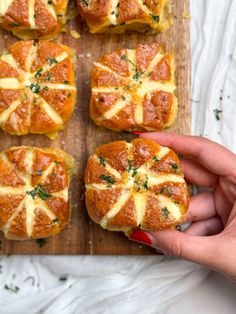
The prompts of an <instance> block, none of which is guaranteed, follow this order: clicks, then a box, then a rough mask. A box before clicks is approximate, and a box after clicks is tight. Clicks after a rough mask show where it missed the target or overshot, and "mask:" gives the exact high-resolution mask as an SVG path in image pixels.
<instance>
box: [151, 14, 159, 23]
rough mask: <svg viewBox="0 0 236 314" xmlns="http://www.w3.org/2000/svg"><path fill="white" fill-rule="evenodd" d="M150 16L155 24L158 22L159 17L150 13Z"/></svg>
mask: <svg viewBox="0 0 236 314" xmlns="http://www.w3.org/2000/svg"><path fill="white" fill-rule="evenodd" d="M150 16H151V18H152V19H153V21H154V22H156V23H159V22H160V16H159V15H154V14H152V13H150Z"/></svg>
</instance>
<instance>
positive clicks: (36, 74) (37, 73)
mask: <svg viewBox="0 0 236 314" xmlns="http://www.w3.org/2000/svg"><path fill="white" fill-rule="evenodd" d="M42 72H43V69H42V68H41V69H39V70H38V71H37V72H36V73H35V76H34V77H35V78H37V77H40V76H41V75H42Z"/></svg>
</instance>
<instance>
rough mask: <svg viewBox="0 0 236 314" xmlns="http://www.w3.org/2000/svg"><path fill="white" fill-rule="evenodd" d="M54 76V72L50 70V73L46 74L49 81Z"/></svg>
mask: <svg viewBox="0 0 236 314" xmlns="http://www.w3.org/2000/svg"><path fill="white" fill-rule="evenodd" d="M52 77H53V75H52V73H51V72H48V74H47V75H46V79H47V81H50V80H51V78H52Z"/></svg>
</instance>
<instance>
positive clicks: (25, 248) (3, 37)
mask: <svg viewBox="0 0 236 314" xmlns="http://www.w3.org/2000/svg"><path fill="white" fill-rule="evenodd" d="M172 5H173V13H174V24H173V26H172V27H171V29H170V30H169V31H168V32H166V33H163V34H155V35H153V34H140V33H136V32H127V33H125V34H119V35H117V34H112V35H110V34H96V35H91V34H89V32H88V29H87V27H86V25H85V23H84V22H83V21H82V19H81V18H80V17H79V16H76V17H75V18H74V19H71V20H70V21H69V24H68V26H67V29H66V32H65V33H63V34H61V35H60V36H59V37H58V38H57V39H56V40H55V41H56V42H60V43H63V44H66V45H68V46H70V47H72V48H73V49H74V50H75V54H76V65H75V66H76V77H77V89H78V99H77V107H76V110H75V112H74V115H73V118H72V119H71V120H70V122H69V124H68V127H67V129H66V130H65V131H64V132H61V133H59V135H58V137H57V139H56V140H54V141H52V140H50V139H48V138H47V137H46V136H43V135H28V136H22V137H17V136H10V135H7V134H5V133H4V132H2V131H0V149H1V150H2V149H6V148H8V147H11V146H18V145H29V146H38V147H49V146H53V147H60V148H62V149H64V150H65V151H67V152H68V153H70V154H71V155H73V156H74V158H75V160H76V163H77V166H78V171H77V175H76V176H75V177H74V178H73V180H72V184H71V195H70V196H71V204H72V216H71V223H70V225H69V227H68V228H67V229H66V230H64V231H63V232H62V233H61V234H60V235H57V236H55V237H52V238H50V239H46V243H45V244H44V245H43V246H42V247H40V245H39V243H36V241H34V240H32V241H24V242H17V241H15V242H14V241H8V240H5V239H4V237H3V235H2V234H1V235H0V240H1V242H0V244H1V245H0V254H96V255H101V254H105V255H146V254H154V253H155V251H154V250H152V249H149V248H146V247H144V246H141V245H138V244H136V243H133V242H131V241H129V240H128V239H127V238H126V237H125V236H124V235H123V234H122V233H118V232H110V231H105V230H103V229H102V228H101V227H100V226H98V225H96V224H95V223H93V222H91V221H90V219H89V217H88V215H87V213H86V208H85V203H84V182H83V177H84V169H85V166H86V162H87V158H88V156H89V155H90V154H91V153H92V152H93V150H94V148H95V147H96V146H98V145H100V144H104V143H108V142H111V141H115V140H120V139H126V140H129V139H131V138H132V137H134V136H133V135H131V134H128V133H125V132H123V133H117V132H113V131H110V130H106V129H103V128H99V127H97V126H95V125H94V123H93V122H92V121H91V120H90V117H89V98H90V73H91V69H92V64H93V62H94V60H96V58H97V57H98V56H100V55H102V54H104V53H108V52H111V51H113V50H115V49H117V48H121V47H127V48H135V47H136V46H137V44H139V43H153V42H159V41H160V42H161V43H163V45H164V48H165V49H166V51H168V52H173V53H174V54H175V57H176V61H177V72H176V78H177V86H178V90H177V97H178V99H179V114H178V119H177V121H176V123H175V125H174V127H173V128H172V129H171V131H174V132H177V133H182V134H183V133H184V134H188V133H190V116H191V114H190V53H189V49H190V43H189V19H188V18H186V13H188V12H189V4H188V0H181V1H179V0H172ZM70 10H71V11H72V12H75V11H76V7H75V3H73V1H71V3H70ZM70 30H77V31H78V32H79V33H80V35H81V38H80V39H75V38H73V37H72V36H71V35H70V32H69V31H70ZM15 41H17V38H16V37H14V36H12V35H11V34H10V33H8V32H5V31H4V30H2V29H0V49H1V50H2V49H4V48H6V47H7V46H9V45H10V44H11V43H13V42H15Z"/></svg>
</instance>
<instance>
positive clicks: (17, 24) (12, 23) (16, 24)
mask: <svg viewBox="0 0 236 314" xmlns="http://www.w3.org/2000/svg"><path fill="white" fill-rule="evenodd" d="M9 25H10V26H12V27H17V26H20V24H19V23H17V22H15V21H14V22H10V23H9Z"/></svg>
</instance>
